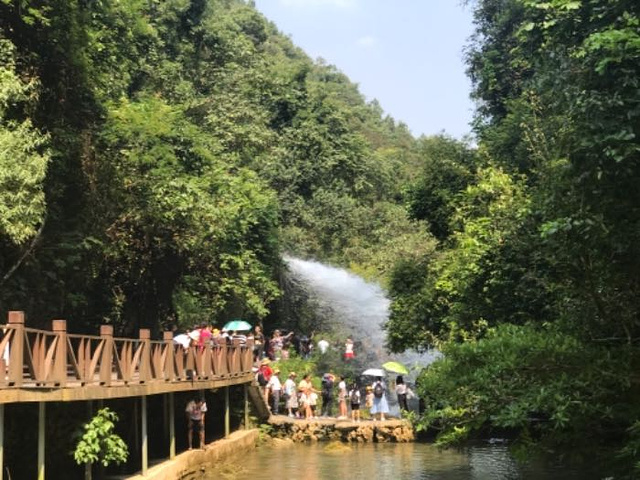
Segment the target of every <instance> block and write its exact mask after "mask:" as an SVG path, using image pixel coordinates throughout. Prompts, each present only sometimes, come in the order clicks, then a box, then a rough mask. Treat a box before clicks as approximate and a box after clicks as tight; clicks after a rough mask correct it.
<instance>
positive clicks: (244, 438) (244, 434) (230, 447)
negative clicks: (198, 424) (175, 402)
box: [121, 429, 258, 480]
mask: <svg viewBox="0 0 640 480" xmlns="http://www.w3.org/2000/svg"><path fill="white" fill-rule="evenodd" d="M257 441H258V430H257V429H252V430H238V431H236V432H233V433H232V434H231V435H230V436H229V438H225V439H222V440H216V441H215V442H212V443H209V444H207V446H206V448H205V449H204V450H199V449H194V450H188V451H186V452H182V453H180V454H179V455H176V458H174V459H173V460H166V461H164V462H162V463H159V464H157V465H154V466H152V467H150V468H149V470H148V471H147V475H146V476H142V475H141V474H137V475H133V476H131V477H121V478H123V480H176V479H182V478H193V477H194V476H195V475H196V474H200V472H201V470H202V468H203V467H204V465H205V464H210V463H214V462H216V461H219V460H221V459H225V460H228V459H229V458H230V457H233V456H234V455H240V454H246V453H247V451H248V450H249V449H254V448H255V447H256V444H257ZM200 475H201V474H200ZM198 478H199V477H198Z"/></svg>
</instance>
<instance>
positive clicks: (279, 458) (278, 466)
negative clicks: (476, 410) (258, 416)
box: [206, 442, 605, 480]
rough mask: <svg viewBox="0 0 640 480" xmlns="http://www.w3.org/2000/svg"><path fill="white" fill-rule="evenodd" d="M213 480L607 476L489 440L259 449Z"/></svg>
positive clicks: (475, 479)
mask: <svg viewBox="0 0 640 480" xmlns="http://www.w3.org/2000/svg"><path fill="white" fill-rule="evenodd" d="M218 467H222V468H220V469H219V468H214V470H216V472H215V474H214V473H212V474H210V475H209V476H207V477H206V478H207V479H210V480H213V479H216V480H221V479H251V480H263V479H264V480H275V479H278V480H284V479H286V480H289V479H296V480H378V479H391V480H516V479H525V480H543V479H544V480H556V479H557V480H561V479H562V480H573V479H575V480H578V479H580V480H590V479H594V480H595V479H602V478H605V476H604V475H601V474H599V473H598V472H597V469H594V468H593V466H591V465H589V466H583V467H567V466H563V465H560V464H553V463H549V462H542V461H537V462H536V461H528V462H527V463H524V464H522V463H518V462H517V461H516V460H515V459H514V458H513V457H512V455H511V454H510V453H509V449H508V447H507V446H506V445H504V444H491V443H489V442H484V443H481V444H477V445H472V446H468V447H466V448H464V449H462V450H455V449H449V450H440V449H438V448H436V447H434V446H433V445H431V444H428V443H419V442H417V443H408V444H395V443H393V444H380V443H373V444H371V443H369V444H338V445H337V446H336V444H327V443H318V444H294V445H289V446H285V447H278V448H273V447H268V446H263V447H259V448H258V449H257V450H256V451H255V452H254V453H250V454H247V455H243V456H242V458H241V461H239V462H233V463H231V462H230V463H228V464H226V465H224V466H223V465H218Z"/></svg>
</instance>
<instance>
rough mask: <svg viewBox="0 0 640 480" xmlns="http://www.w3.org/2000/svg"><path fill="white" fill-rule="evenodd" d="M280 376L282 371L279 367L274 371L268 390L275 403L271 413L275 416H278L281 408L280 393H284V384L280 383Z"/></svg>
mask: <svg viewBox="0 0 640 480" xmlns="http://www.w3.org/2000/svg"><path fill="white" fill-rule="evenodd" d="M279 374H280V369H279V368H278V367H276V368H275V370H274V371H273V375H271V378H270V379H269V383H267V390H269V391H270V392H271V401H272V402H273V406H272V407H271V413H272V414H273V415H278V409H279V407H280V392H281V391H282V383H280V378H279V377H278V375H279Z"/></svg>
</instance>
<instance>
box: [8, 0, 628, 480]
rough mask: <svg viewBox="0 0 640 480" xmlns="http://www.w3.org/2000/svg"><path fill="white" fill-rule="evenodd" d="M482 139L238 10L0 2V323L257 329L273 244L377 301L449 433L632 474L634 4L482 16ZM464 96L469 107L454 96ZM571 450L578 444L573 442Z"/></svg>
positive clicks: (559, 2) (513, 5) (248, 5)
mask: <svg viewBox="0 0 640 480" xmlns="http://www.w3.org/2000/svg"><path fill="white" fill-rule="evenodd" d="M467 7H468V8H473V10H474V14H475V27H476V30H475V34H474V36H473V38H472V39H470V45H469V47H468V50H467V51H466V61H467V67H468V72H469V75H470V77H471V79H472V81H473V86H474V90H473V96H474V98H475V99H476V101H477V114H476V118H475V123H474V130H475V135H476V138H475V141H474V142H473V143H469V142H466V141H462V140H456V139H453V138H449V137H447V136H446V135H441V136H434V137H424V136H423V137H420V138H414V137H413V136H412V135H411V133H410V132H409V130H408V128H407V127H406V125H404V124H403V123H401V122H398V121H396V120H394V119H392V118H390V117H389V116H388V115H385V113H384V111H383V109H382V108H381V106H380V105H379V104H378V103H377V102H376V101H371V102H368V101H366V99H365V98H364V97H363V95H362V94H361V93H360V92H359V91H358V88H357V86H356V85H355V84H353V83H352V82H351V81H350V80H349V79H348V78H347V77H346V76H345V75H344V74H342V73H341V72H340V71H339V70H338V69H336V68H335V67H334V66H331V65H328V64H326V63H325V62H323V61H322V60H321V59H318V60H312V59H310V58H309V57H308V56H307V55H306V54H305V53H304V52H303V51H301V50H300V49H299V48H297V47H296V46H295V45H293V44H292V42H291V40H290V39H289V38H287V37H286V36H284V35H282V34H281V33H279V32H278V30H277V28H276V26H275V25H273V24H272V23H270V22H269V21H268V20H267V19H265V18H264V17H263V16H262V15H261V14H260V13H259V12H257V10H256V9H255V7H254V6H253V4H252V2H248V1H241V0H162V1H160V0H120V1H115V0H113V1H110V0H96V1H85V0H48V1H44V0H0V307H1V308H0V310H1V311H3V312H6V311H7V310H24V311H26V312H27V322H28V324H30V325H31V326H40V325H48V322H49V321H50V320H51V319H52V318H66V319H67V320H68V321H69V330H70V331H74V332H81V331H89V332H92V333H94V332H95V331H96V330H97V325H99V324H101V323H111V324H113V325H114V326H115V327H116V329H117V331H118V332H119V333H120V334H128V333H132V332H134V331H135V330H136V329H137V328H140V327H147V328H152V329H153V331H154V332H156V333H157V332H159V331H160V330H161V329H162V328H166V327H168V326H169V325H170V324H173V323H177V324H178V325H181V326H187V325H191V324H193V323H195V322H200V321H203V320H206V321H211V320H212V321H214V322H216V323H221V322H223V321H225V320H226V319H228V318H230V317H231V316H242V317H244V318H247V319H249V320H251V321H254V322H255V321H262V320H263V321H265V323H267V324H268V323H269V321H271V320H272V319H271V318H270V316H271V315H273V314H272V313H271V312H272V311H273V305H274V304H275V303H276V301H277V299H278V298H279V297H280V296H281V294H282V290H281V284H280V278H281V277H282V272H283V268H284V266H283V263H282V255H283V254H284V253H290V254H295V255H298V256H303V257H310V258H316V259H320V260H323V261H326V262H331V263H333V264H336V265H341V266H344V267H347V268H349V269H351V270H352V271H354V272H356V273H358V274H360V275H362V276H364V277H366V278H369V279H375V280H377V281H379V282H381V283H383V284H384V285H385V286H387V287H388V289H389V292H390V296H391V298H392V312H391V317H390V319H389V321H388V322H387V324H386V326H385V328H386V330H387V334H388V347H389V349H390V350H392V351H397V352H398V351H403V350H405V349H418V350H423V349H428V348H434V347H435V348H438V349H439V350H440V351H442V352H443V353H444V357H443V358H442V359H441V360H439V361H437V362H436V363H434V364H433V365H431V366H430V367H429V368H427V369H426V370H425V371H424V372H423V374H422V375H421V377H420V379H419V389H420V392H421V394H422V396H423V397H424V398H425V399H426V405H427V410H426V413H425V415H424V416H423V417H422V418H421V419H419V422H420V425H421V426H422V427H423V428H425V429H429V430H435V431H437V432H439V436H438V438H439V441H440V442H441V443H442V444H450V443H456V442H460V441H462V440H464V439H466V438H468V437H470V436H472V435H475V434H477V433H482V432H486V431H487V430H491V429H500V430H501V431H509V432H512V433H513V434H514V435H515V436H516V437H517V439H518V443H517V444H518V445H521V446H522V447H523V448H527V449H528V448H529V447H531V446H532V445H537V446H539V447H542V448H543V449H555V448H557V447H566V446H569V445H571V446H572V448H573V450H574V451H578V450H580V451H588V450H589V449H594V450H597V449H598V448H600V447H602V446H603V445H608V446H613V447H614V448H615V454H614V456H612V458H613V459H615V461H616V462H619V464H620V466H621V468H622V469H624V470H625V471H626V472H628V473H629V474H630V475H631V474H632V468H633V466H634V465H636V464H637V465H638V466H639V468H640V463H637V462H638V461H639V460H640V407H639V405H640V403H639V402H638V400H639V399H640V390H639V387H640V376H638V374H637V373H636V371H637V368H638V366H639V365H640V355H639V353H640V352H639V348H640V345H639V344H638V340H639V339H640V311H639V308H640V301H639V300H638V298H640V190H639V189H638V188H637V185H638V184H639V183H640V146H639V143H638V135H639V134H640V118H639V117H640V90H639V88H638V86H639V85H638V82H639V78H640V75H639V73H640V72H639V71H638V70H639V69H640V33H639V32H640V11H639V10H640V4H638V2H637V1H632V0H616V1H612V0H550V1H539V0H476V1H469V2H468V5H467ZM461 94H464V93H461ZM578 447H579V448H578Z"/></svg>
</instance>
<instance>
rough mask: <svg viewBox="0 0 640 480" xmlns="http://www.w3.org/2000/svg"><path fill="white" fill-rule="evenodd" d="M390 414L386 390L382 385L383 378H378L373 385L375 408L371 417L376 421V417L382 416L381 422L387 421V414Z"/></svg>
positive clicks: (372, 409)
mask: <svg viewBox="0 0 640 480" xmlns="http://www.w3.org/2000/svg"><path fill="white" fill-rule="evenodd" d="M387 413H389V404H388V403H387V397H386V388H385V386H384V383H382V377H376V381H375V382H374V384H373V407H371V415H372V416H373V419H374V420H375V419H376V418H375V415H376V414H380V421H383V422H384V420H385V417H384V416H385V414H387Z"/></svg>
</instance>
